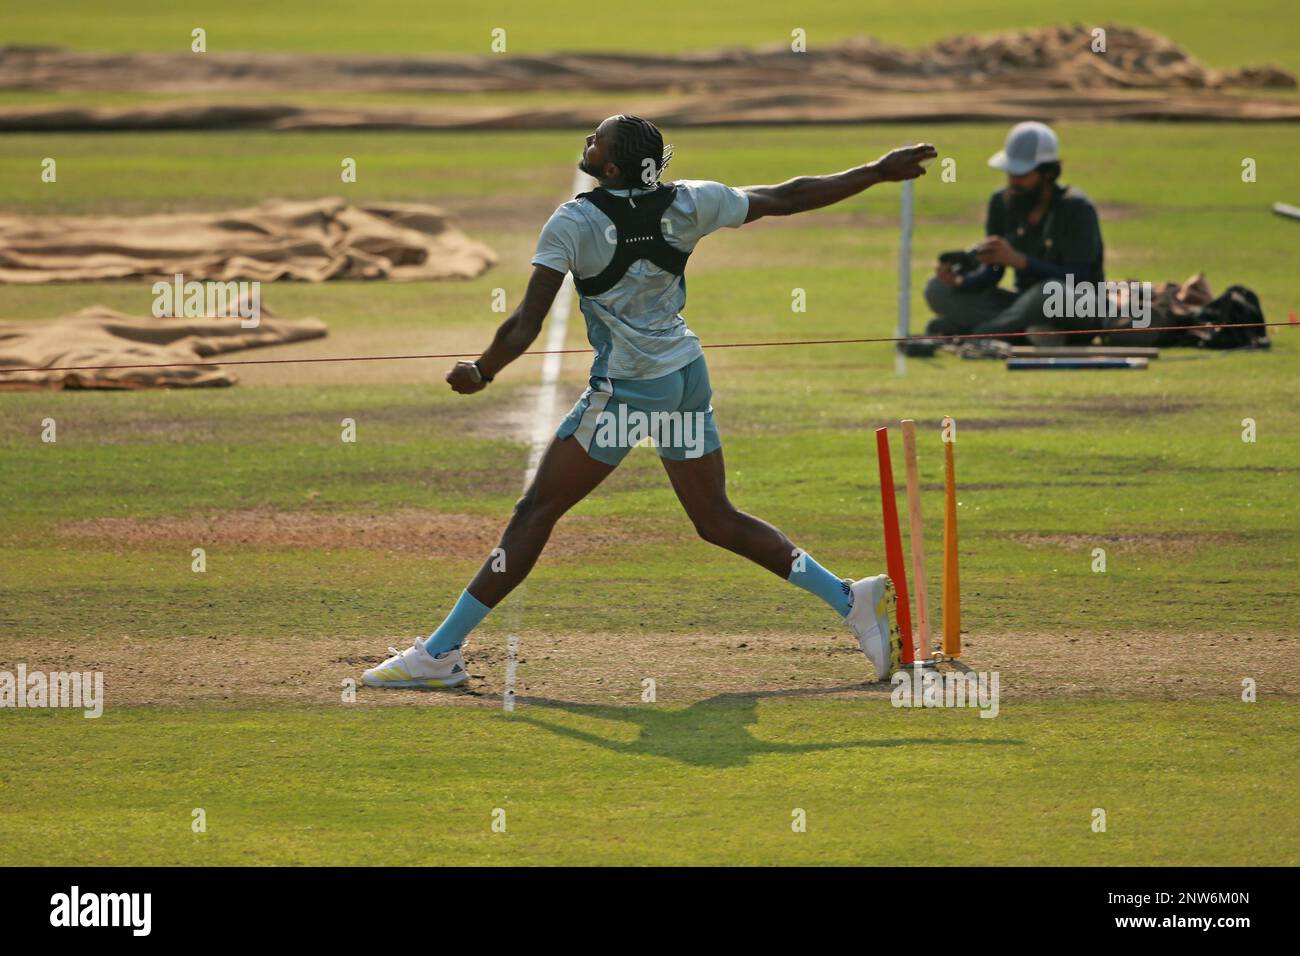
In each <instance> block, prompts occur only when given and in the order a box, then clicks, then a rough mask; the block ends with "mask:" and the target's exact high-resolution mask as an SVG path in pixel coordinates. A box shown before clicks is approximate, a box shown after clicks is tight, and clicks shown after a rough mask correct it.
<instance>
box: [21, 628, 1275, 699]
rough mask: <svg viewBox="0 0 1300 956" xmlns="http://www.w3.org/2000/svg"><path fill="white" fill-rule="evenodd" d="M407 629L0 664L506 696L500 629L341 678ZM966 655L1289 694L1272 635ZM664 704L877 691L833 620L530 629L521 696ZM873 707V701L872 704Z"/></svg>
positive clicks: (114, 647) (51, 654) (990, 666)
mask: <svg viewBox="0 0 1300 956" xmlns="http://www.w3.org/2000/svg"><path fill="white" fill-rule="evenodd" d="M410 640H411V636H410V635H407V636H405V637H401V638H395V637H382V636H379V637H373V638H335V639H325V638H320V637H315V636H312V637H307V636H304V637H301V638H297V639H294V638H290V639H287V640H286V639H284V638H278V639H275V640H270V639H259V638H250V637H228V638H226V637H223V638H216V637H213V638H194V639H189V640H185V641H161V640H147V639H125V640H121V641H113V642H111V643H110V642H108V641H105V640H99V641H87V640H64V639H59V640H41V641H34V640H24V641H16V642H15V641H8V642H6V643H5V646H4V647H3V649H2V650H0V669H3V670H8V671H10V672H13V670H14V669H15V667H16V666H17V664H18V663H20V662H21V663H23V664H25V665H26V666H27V669H28V671H29V672H31V671H35V670H44V671H50V670H80V671H87V670H91V671H102V672H103V673H104V684H105V706H106V707H108V708H109V709H111V708H112V707H114V706H137V705H145V706H195V705H200V706H232V707H233V706H263V705H292V706H328V705H340V706H357V707H373V706H408V707H422V706H444V705H453V706H456V705H460V706H464V705H470V706H484V707H499V706H501V700H502V694H503V692H504V690H505V672H506V641H505V638H504V636H502V635H497V634H481V635H476V636H475V637H473V638H472V639H471V640H470V642H469V644H468V645H467V646H466V649H465V655H466V660H467V663H468V667H469V672H470V675H471V680H470V682H469V683H468V684H467V685H465V686H464V687H463V688H459V689H456V690H453V691H394V690H372V689H369V688H365V687H358V688H357V690H356V700H355V703H345V702H344V696H345V693H346V690H347V688H346V686H345V682H346V681H347V680H348V679H349V678H351V679H353V680H356V681H358V682H359V680H360V676H361V672H362V670H364V669H365V668H366V667H369V666H371V665H372V664H375V663H378V662H379V661H380V660H381V659H382V658H384V657H385V656H387V652H386V650H385V648H386V647H387V646H388V645H390V644H392V645H396V646H398V647H404V646H408V645H409V643H410ZM965 641H966V644H965V648H964V649H965V656H964V664H965V665H966V666H968V667H970V668H971V669H973V670H975V671H977V672H979V671H982V672H994V671H996V672H997V673H998V675H999V692H1000V707H1001V708H1003V709H1005V708H1007V707H1009V706H1012V707H1013V706H1014V704H1015V701H1017V700H1025V699H1050V698H1071V699H1077V698H1094V699H1135V698H1136V699H1142V698H1149V699H1158V700H1185V699H1234V700H1235V699H1240V696H1241V693H1242V680H1243V679H1245V678H1251V679H1253V680H1255V681H1256V682H1257V684H1258V695H1259V698H1260V699H1261V700H1265V699H1269V698H1277V697H1286V698H1295V697H1296V696H1297V695H1300V653H1297V652H1298V651H1300V638H1298V637H1297V636H1296V635H1282V634H1244V635H1238V634H1229V633H1198V634H1161V633H1122V634H1121V633H1112V632H1108V631H1101V630H1089V631H1083V630H1081V631H1076V632H1072V633H1069V634H1044V633H1030V634H1025V633H1019V634H995V635H975V636H969V637H967V638H965ZM647 678H652V679H653V680H654V681H655V697H656V702H657V703H658V704H660V705H664V704H667V705H672V706H677V705H689V704H692V703H696V702H699V701H701V700H707V699H710V698H716V697H719V696H722V695H726V696H729V697H737V698H743V697H751V696H752V697H767V696H772V697H786V696H788V697H798V696H838V697H849V698H877V699H880V698H885V697H887V696H888V695H889V692H890V685H889V684H885V683H874V682H873V683H868V667H867V663H866V661H865V660H864V658H863V657H862V655H861V653H860V652H859V651H858V649H857V647H856V645H855V644H854V643H853V642H852V641H851V640H849V639H848V638H847V637H846V636H845V635H844V634H841V633H839V632H838V631H836V632H827V633H809V634H798V635H775V634H770V635H757V636H756V635H752V634H746V635H734V634H732V635H729V634H716V633H714V634H707V633H696V632H682V633H656V632H649V631H645V632H639V633H620V634H594V635H593V634H547V633H536V632H531V631H527V630H525V631H524V632H523V636H522V642H521V644H520V651H519V660H518V668H517V677H516V694H517V702H518V705H519V706H520V707H521V708H526V707H528V706H530V705H538V704H540V705H545V704H546V703H548V702H554V703H563V704H568V703H573V704H599V705H605V706H615V707H619V706H627V707H636V706H638V705H640V704H641V702H642V693H643V686H644V685H643V681H644V680H645V679H647ZM881 702H882V703H883V701H881Z"/></svg>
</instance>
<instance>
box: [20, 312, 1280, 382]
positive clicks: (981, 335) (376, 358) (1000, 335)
mask: <svg viewBox="0 0 1300 956" xmlns="http://www.w3.org/2000/svg"><path fill="white" fill-rule="evenodd" d="M1278 326H1288V327H1297V323H1294V322H1236V323H1226V324H1222V325H1220V324H1211V325H1165V326H1159V327H1152V328H1145V329H1135V328H1131V327H1130V328H1123V329H1076V330H1073V331H1066V330H1062V331H1059V332H1058V331H1055V330H1053V331H1052V332H1051V333H1050V334H1052V335H1114V334H1116V333H1121V332H1185V331H1189V330H1191V329H1258V328H1275V327H1278ZM1041 334H1044V333H1041V332H969V333H966V334H964V335H942V336H932V335H904V336H893V337H889V336H885V337H881V338H865V339H791V340H785V341H778V342H724V343H720V344H717V345H703V346H701V347H702V348H706V349H754V348H775V347H794V346H800V345H863V344H881V343H885V342H916V341H929V340H932V339H936V338H937V339H942V340H944V341H949V342H951V341H954V340H958V339H1007V338H1019V337H1021V336H1026V335H1041ZM582 353H585V354H588V355H590V354H591V349H590V348H582V349H539V350H537V351H532V352H523V353H522V354H521V355H520V356H519V357H520V358H523V357H524V356H527V355H577V354H582ZM479 354H480V353H477V352H444V353H432V354H428V355H339V356H333V357H330V358H285V359H230V360H224V361H217V362H160V363H156V364H142V365H54V366H48V367H46V368H3V367H0V375H5V374H8V373H14V372H90V371H95V372H101V371H108V370H111V369H125V368H215V367H218V366H222V365H296V364H310V363H313V362H400V361H407V360H411V359H466V358H478V356H479Z"/></svg>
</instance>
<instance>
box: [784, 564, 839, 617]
mask: <svg viewBox="0 0 1300 956" xmlns="http://www.w3.org/2000/svg"><path fill="white" fill-rule="evenodd" d="M799 557H800V560H799V561H796V562H795V565H794V567H793V568H792V569H791V571H790V579H789V580H790V583H791V584H797V585H798V586H799V587H801V588H803V589H804V590H805V591H807V592H808V593H809V594H815V595H817V596H818V597H819V598H821V599H822V600H823V601H825V602H826V603H827V604H829V605H830V606H831V607H833V608H835V611H836V613H838V614H839V616H840V617H848V615H849V608H850V606H851V604H852V602H850V600H849V593H850V592H849V586H848V585H847V584H845V583H844V582H843V581H841V580H840V579H839V578H837V577H836V576H835V575H833V574H831V573H830V572H829V571H827V570H826V569H825V568H823V567H822V566H821V565H820V564H818V563H817V562H816V561H814V560H813V559H812V555H810V554H808V553H806V552H801V553H800V555H799ZM800 563H802V564H803V570H802V571H800V570H799V564H800Z"/></svg>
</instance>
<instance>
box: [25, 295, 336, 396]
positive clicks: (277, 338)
mask: <svg viewBox="0 0 1300 956" xmlns="http://www.w3.org/2000/svg"><path fill="white" fill-rule="evenodd" d="M323 335H325V323H323V322H321V321H320V320H319V319H297V320H290V319H276V318H271V317H268V314H267V311H266V309H265V308H263V309H262V318H261V321H260V322H259V324H258V326H257V327H256V328H252V329H245V328H243V327H242V326H241V325H240V320H239V319H225V318H218V319H154V318H148V319H138V318H134V317H132V316H129V315H125V314H123V313H121V312H115V311H113V310H112V309H109V308H105V307H104V306H102V305H96V306H91V307H90V308H88V309H82V310H81V311H80V312H77V313H75V314H73V315H67V316H63V317H61V318H58V319H51V320H48V321H44V322H0V390H14V389H33V388H164V387H174V386H202V385H233V384H235V382H237V381H238V380H239V379H238V377H237V376H236V375H235V374H234V373H233V372H228V371H226V370H225V369H223V368H221V367H220V366H219V365H207V366H204V367H201V368H196V367H185V366H181V365H172V366H167V367H164V368H124V369H107V370H102V371H94V370H84V371H65V372H56V371H46V369H50V368H54V367H61V366H69V365H131V364H136V363H139V364H142V365H166V363H168V362H201V361H204V360H205V358H206V357H207V356H210V355H221V354H224V353H227V352H235V351H238V350H240V349H250V348H256V347H258V346H263V345H282V344H284V343H286V342H298V341H301V340H303V339H318V338H320V337H321V336H323ZM13 368H40V369H41V371H36V372H9V371H6V369H13Z"/></svg>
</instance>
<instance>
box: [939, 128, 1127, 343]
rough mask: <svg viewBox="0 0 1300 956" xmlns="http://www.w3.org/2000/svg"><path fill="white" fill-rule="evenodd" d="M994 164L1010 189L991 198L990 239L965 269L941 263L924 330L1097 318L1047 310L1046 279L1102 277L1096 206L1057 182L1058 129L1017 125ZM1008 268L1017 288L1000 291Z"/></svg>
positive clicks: (1060, 324)
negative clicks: (1013, 273)
mask: <svg viewBox="0 0 1300 956" xmlns="http://www.w3.org/2000/svg"><path fill="white" fill-rule="evenodd" d="M989 165H990V166H992V167H993V168H994V169H1001V170H1005V171H1006V174H1007V187H1006V189H1002V190H999V191H998V192H995V193H994V194H993V197H992V199H990V200H989V211H988V217H987V219H986V220H985V223H984V232H985V234H986V235H987V237H988V238H986V239H985V240H984V241H983V242H981V243H980V244H979V245H978V246H976V247H975V249H974V250H972V251H973V252H974V254H975V258H976V259H977V260H978V262H979V266H978V267H977V268H975V269H973V271H965V272H963V271H962V270H961V269H960V267H958V266H955V265H950V264H948V263H945V262H940V263H939V264H938V266H937V267H936V268H935V274H934V276H933V277H932V278H931V279H930V281H929V282H928V283H927V284H926V287H925V301H926V302H928V303H929V305H930V308H931V309H933V310H934V313H935V315H936V318H934V319H932V320H931V322H930V324H929V325H928V326H927V327H926V334H927V335H933V336H946V335H960V334H963V333H971V332H973V333H1004V332H1024V331H1027V330H1029V328H1030V326H1034V327H1035V330H1036V331H1037V330H1038V328H1039V327H1043V328H1042V331H1052V330H1054V329H1069V328H1075V329H1084V328H1089V327H1090V326H1089V325H1088V323H1090V322H1092V323H1095V322H1096V319H1079V320H1074V319H1070V318H1066V317H1050V318H1049V317H1044V315H1043V299H1044V291H1043V286H1044V284H1045V283H1047V282H1051V281H1053V280H1056V281H1060V282H1064V281H1065V277H1066V276H1067V275H1069V274H1072V275H1073V276H1074V283H1075V284H1076V285H1078V284H1080V283H1083V282H1101V281H1102V280H1103V279H1104V278H1105V275H1104V271H1103V268H1102V242H1101V226H1100V225H1099V223H1098V221H1097V210H1096V209H1095V208H1094V207H1093V205H1092V202H1091V201H1089V199H1088V197H1087V196H1085V195H1084V194H1083V193H1082V192H1081V191H1079V190H1078V189H1076V188H1074V187H1073V186H1061V185H1059V184H1058V183H1057V180H1058V179H1059V178H1060V175H1061V161H1060V156H1059V153H1058V150H1057V143H1056V134H1055V133H1053V132H1052V130H1051V129H1050V128H1048V127H1047V126H1045V125H1044V124H1042V123H1020V124H1018V125H1016V126H1014V127H1013V128H1012V130H1011V132H1010V133H1009V134H1008V135H1007V142H1006V147H1005V148H1004V149H1003V150H1002V151H1001V152H999V153H997V154H996V155H995V156H993V157H992V158H991V159H990V160H989ZM1008 266H1010V267H1011V268H1012V269H1015V270H1016V283H1015V285H1016V287H1015V291H1011V290H1010V289H999V288H998V283H999V282H1000V281H1001V280H1002V274H1003V272H1004V271H1006V268H1007V267H1008ZM1072 338H1080V337H1079V336H1075V337H1072ZM1070 344H1079V345H1083V344H1086V343H1083V342H1077V343H1076V342H1074V341H1071V342H1070Z"/></svg>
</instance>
